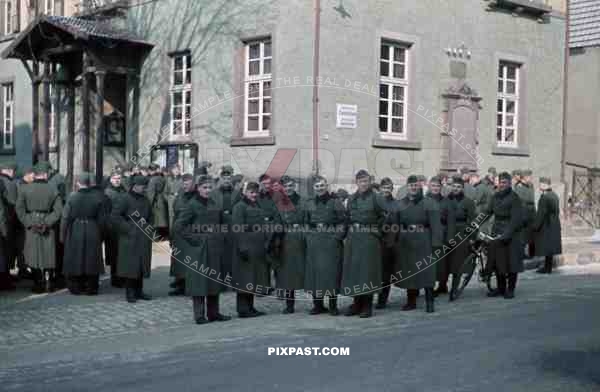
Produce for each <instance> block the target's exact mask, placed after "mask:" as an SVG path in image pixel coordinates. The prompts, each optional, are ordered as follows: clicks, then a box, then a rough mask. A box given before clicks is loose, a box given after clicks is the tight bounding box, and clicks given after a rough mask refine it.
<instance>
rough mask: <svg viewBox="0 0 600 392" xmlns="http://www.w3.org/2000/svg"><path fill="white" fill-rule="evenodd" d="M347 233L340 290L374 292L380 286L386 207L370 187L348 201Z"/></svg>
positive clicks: (350, 292)
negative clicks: (383, 206)
mask: <svg viewBox="0 0 600 392" xmlns="http://www.w3.org/2000/svg"><path fill="white" fill-rule="evenodd" d="M347 219H348V233H347V236H346V243H345V245H344V266H343V268H342V294H344V295H350V296H354V295H363V294H366V295H368V294H373V291H374V290H378V289H380V288H381V286H382V271H381V256H382V253H381V246H382V239H383V231H382V226H383V223H384V220H385V210H384V209H383V208H382V206H381V205H380V204H379V202H378V200H377V194H376V193H374V192H373V191H372V190H368V191H366V192H364V193H362V194H361V193H358V192H357V193H355V194H354V195H352V196H351V197H350V200H349V201H348V215H347Z"/></svg>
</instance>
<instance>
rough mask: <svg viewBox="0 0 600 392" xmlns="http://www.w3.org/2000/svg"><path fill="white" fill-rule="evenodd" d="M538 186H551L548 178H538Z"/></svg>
mask: <svg viewBox="0 0 600 392" xmlns="http://www.w3.org/2000/svg"><path fill="white" fill-rule="evenodd" d="M540 184H546V185H552V181H551V180H550V178H549V177H540Z"/></svg>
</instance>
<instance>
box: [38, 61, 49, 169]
mask: <svg viewBox="0 0 600 392" xmlns="http://www.w3.org/2000/svg"><path fill="white" fill-rule="evenodd" d="M50 67H51V64H50V62H48V61H46V62H44V76H43V78H42V83H43V89H42V129H41V132H40V141H41V143H40V145H41V158H42V160H43V161H49V158H50V154H49V145H50V133H49V131H50V105H51V102H50Z"/></svg>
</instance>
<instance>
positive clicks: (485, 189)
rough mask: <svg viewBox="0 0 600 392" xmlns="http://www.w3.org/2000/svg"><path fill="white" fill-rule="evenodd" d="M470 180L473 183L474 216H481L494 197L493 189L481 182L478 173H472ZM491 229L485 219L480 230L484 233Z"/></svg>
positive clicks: (489, 221)
mask: <svg viewBox="0 0 600 392" xmlns="http://www.w3.org/2000/svg"><path fill="white" fill-rule="evenodd" d="M471 180H472V182H473V189H474V192H473V195H474V199H473V201H474V202H475V215H477V216H480V215H481V214H485V211H486V210H487V206H488V204H489V203H490V201H491V200H492V196H493V195H494V190H493V189H494V188H493V187H490V186H489V185H488V184H487V183H486V182H485V181H481V177H480V176H479V174H478V173H473V175H472V176H471ZM490 228H491V220H489V219H487V220H485V221H483V224H482V225H481V227H480V229H481V230H483V231H484V232H486V233H489V232H490Z"/></svg>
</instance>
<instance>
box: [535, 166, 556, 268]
mask: <svg viewBox="0 0 600 392" xmlns="http://www.w3.org/2000/svg"><path fill="white" fill-rule="evenodd" d="M540 191H541V192H542V195H541V196H540V199H539V201H538V208H537V212H536V215H535V219H534V220H533V224H532V229H533V236H534V239H535V252H536V253H535V255H536V256H543V257H544V265H543V266H542V267H541V268H539V269H538V270H537V272H538V273H542V274H551V273H552V261H553V258H554V255H559V254H561V253H562V238H561V227H560V202H559V199H558V195H557V194H556V193H555V192H554V191H553V190H552V183H551V181H550V178H546V177H542V178H540Z"/></svg>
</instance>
